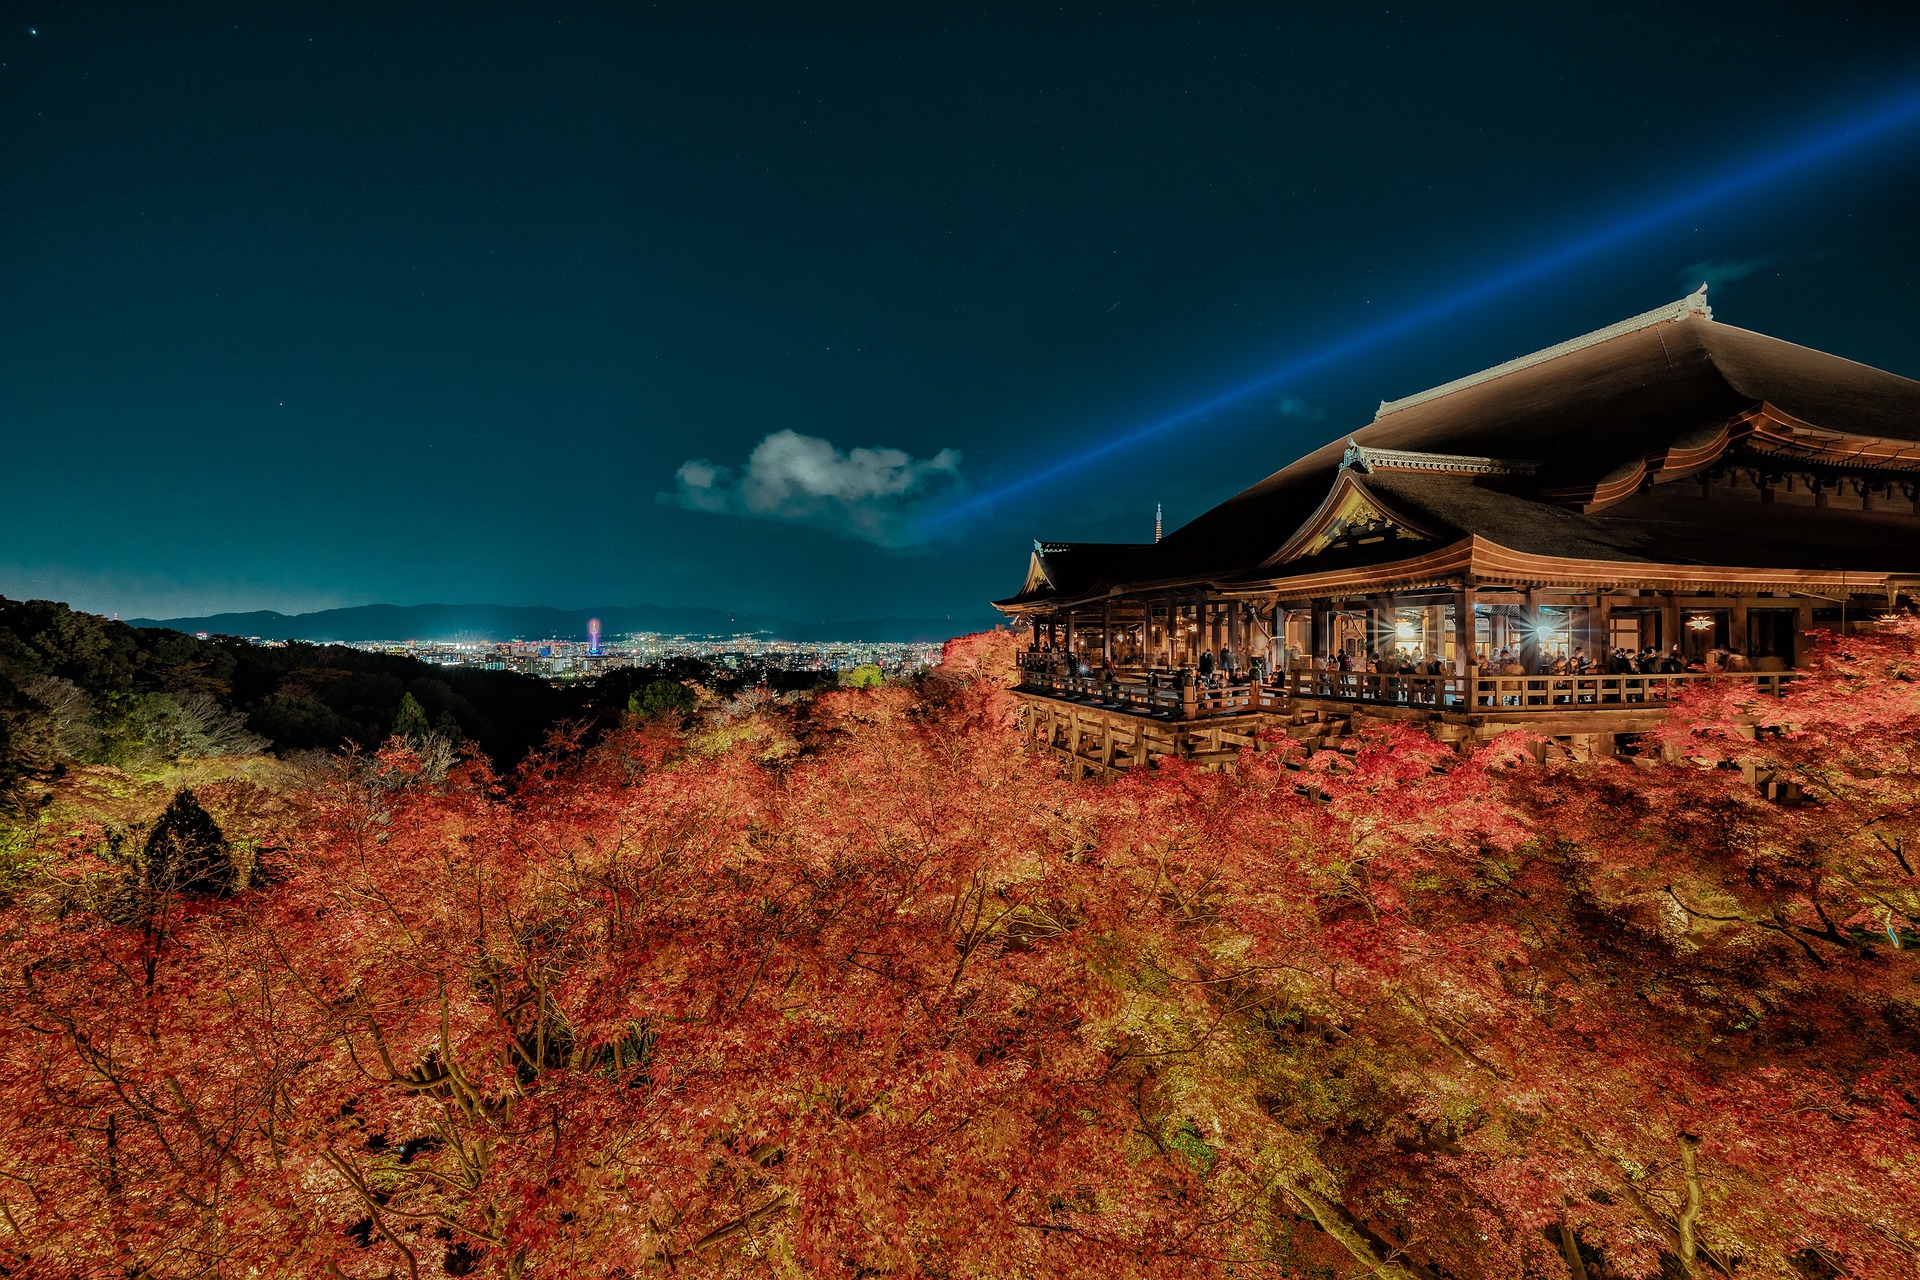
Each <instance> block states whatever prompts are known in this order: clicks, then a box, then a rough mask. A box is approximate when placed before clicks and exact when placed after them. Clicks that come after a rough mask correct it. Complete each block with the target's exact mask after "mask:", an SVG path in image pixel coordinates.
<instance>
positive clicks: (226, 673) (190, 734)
mask: <svg viewBox="0 0 1920 1280" xmlns="http://www.w3.org/2000/svg"><path fill="white" fill-rule="evenodd" d="M733 679H734V680H735V682H736V683H737V682H738V680H739V679H740V678H739V677H734V678H733ZM691 680H705V681H708V682H709V683H712V684H713V685H714V686H715V687H716V688H724V685H725V681H724V680H723V679H722V678H721V677H720V676H719V675H718V674H717V673H715V672H712V671H710V670H709V669H708V668H707V667H706V666H705V665H704V664H701V663H698V662H692V661H685V660H679V661H676V662H674V663H672V664H670V665H669V666H667V667H662V668H659V669H643V668H629V669H624V670H619V671H614V672H611V673H609V674H607V675H605V676H603V677H601V678H600V679H598V680H597V681H595V682H593V683H592V684H591V685H569V686H564V687H555V686H554V685H552V684H550V683H549V682H547V681H544V680H538V679H535V678H533V677H530V676H524V675H519V674H516V673H513V672H506V671H483V670H476V669H461V668H446V667H437V666H432V665H429V664H427V663H424V662H420V661H417V660H415V659H412V658H407V657H403V656H399V655H394V654H382V653H366V652H362V651H360V650H357V649H350V648H347V647H345V646H341V645H313V644H304V643H298V642H296V643H291V644H287V645H284V646H273V647H266V646H260V645H255V644H249V643H248V642H246V641H244V640H239V639H235V638H232V637H215V638H212V639H207V640H200V639H196V638H195V637H193V636H191V635H187V634H184V633H182V632H178V631H168V630H163V629H155V628H140V627H133V626H129V625H127V624H124V623H120V622H114V621H111V620H109V619H106V618H102V617H99V616H97V615H95V614H89V613H81V612H78V611H76V610H73V609H69V608H68V607H67V606H66V605H63V604H58V603H54V602H51V601H46V600H32V601H15V600H7V599H4V598H0V812H5V811H6V810H7V809H8V808H13V809H16V810H17V809H18V807H19V804H20V799H21V797H20V795H19V794H18V793H19V790H20V787H21V786H22V785H23V784H26V783H31V782H34V781H40V782H45V781H48V780H50V779H53V778H55V777H57V776H58V775H59V773H60V772H61V771H62V770H63V769H64V768H65V767H67V766H70V765H75V764H93V765H108V766H114V767H117V768H122V769H126V770H131V771H136V772H137V771H140V770H142V769H145V768H151V767H153V766H156V765H161V764H165V763H167V762H172V761H177V760H180V759H183V758H184V759H207V758H213V757H221V756H233V755H247V754H250V753H255V752H262V751H270V752H273V753H274V754H276V755H279V756H286V755H289V754H293V753H299V752H314V751H318V752H330V751H335V750H338V749H340V748H342V747H345V746H358V747H361V748H367V749H371V748H373V747H377V746H378V745H379V744H380V743H381V742H383V741H385V739H386V738H387V736H388V735H389V734H390V733H392V732H393V731H394V729H395V727H396V725H397V724H399V722H400V721H401V719H402V715H403V706H404V708H405V718H406V720H407V726H406V727H413V728H416V729H417V732H416V733H415V735H414V736H416V737H419V736H423V735H425V734H429V733H430V734H434V735H436V736H437V737H438V738H439V739H440V740H442V741H444V742H446V743H447V744H450V745H457V744H460V743H462V742H469V743H471V744H473V746H475V747H476V748H478V750H479V751H480V752H481V753H483V754H484V755H486V756H487V758H488V759H489V760H490V761H492V762H493V763H494V764H495V765H496V766H498V767H500V768H511V767H513V766H514V765H516V764H518V763H519V762H520V760H521V759H522V758H523V757H524V756H525V755H526V754H527V753H528V752H529V751H531V750H533V749H534V748H535V747H537V746H539V745H540V744H541V743H543V742H545V741H546V739H547V737H548V735H549V734H550V733H552V732H553V731H554V730H555V729H556V728H558V727H560V726H563V725H580V726H584V727H585V728H586V729H587V730H588V731H589V732H599V731H603V730H605V729H608V728H611V727H613V726H614V725H617V724H618V723H619V720H620V717H621V715H622V714H624V713H625V712H626V711H627V710H628V709H629V704H631V703H633V702H634V701H635V699H636V695H638V696H639V697H640V699H641V700H644V698H645V696H646V690H647V689H648V687H649V686H651V685H654V684H657V683H660V682H662V681H665V682H668V683H675V684H677V683H679V682H681V681H691ZM790 683H791V681H790ZM654 696H655V697H656V698H658V697H659V696H660V695H659V694H657V693H656V694H655V695H654Z"/></svg>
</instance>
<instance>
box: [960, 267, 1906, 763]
mask: <svg viewBox="0 0 1920 1280" xmlns="http://www.w3.org/2000/svg"><path fill="white" fill-rule="evenodd" d="M1916 590H1920V382H1915V381H1913V380H1911V379H1908V378H1903V377H1899V376H1897V375H1895V374H1891V373H1886V372H1883V371H1881V370H1878V369H1874V368H1870V367H1868V366H1866V365H1861V364H1857V363H1854V362H1853V361H1850V360H1845V359H1842V358H1840V357H1838V356H1832V355H1826V354H1824V353H1822V352H1818V351H1813V350H1809V349H1807V348H1805V347H1799V346H1795V345H1793V344H1791V343H1787V342H1783V341H1781V340H1779V339H1776V338H1770V337H1767V336H1765V335H1763V334H1758V333H1753V332H1749V331H1747V330H1744V329H1738V328H1734V327H1732V326H1729V325H1725V324H1721V323H1719V322H1716V321H1715V320H1714V319H1713V313H1712V311H1711V309H1710V308H1709V307H1708V306H1707V301H1706V290H1705V287H1704V286H1703V287H1702V288H1701V289H1700V291H1698V292H1697V293H1694V294H1692V295H1690V296H1689V297H1686V298H1683V299H1681V300H1680V301H1678V302H1676V303H1673V304H1671V305H1669V306H1666V307H1662V308H1660V309H1658V310H1655V311H1650V312H1648V313H1646V314H1645V315H1640V316H1635V317H1633V318H1632V319H1629V320H1624V321H1622V322H1620V323H1618V324H1615V325H1611V326H1609V327H1607V328H1605V329H1601V330H1598V331H1597V332H1594V333H1590V334H1587V335H1585V336H1583V337H1580V338H1575V339H1573V340H1572V341H1569V342H1564V343H1561V344H1560V345H1558V346H1555V347H1550V348H1548V349H1546V350H1544V351H1539V352H1536V353H1534V354H1532V355H1529V356H1524V357H1522V358H1520V359H1518V360H1512V361H1509V362H1507V363H1506V364H1502V365H1499V366H1496V367H1495V368H1492V369H1488V370H1485V371H1483V372H1481V373H1477V374H1474V375H1472V376H1470V377H1466V378H1461V379H1459V380H1457V381H1454V382H1449V383H1447V384H1445V385H1443V386H1439V387H1435V388H1433V389H1431V390H1428V391H1423V392H1421V393H1419V394H1418V395H1413V396H1408V397H1406V398H1405V399H1401V400H1395V401H1389V402H1385V403H1383V404H1381V406H1380V409H1379V412H1378V413H1376V414H1375V415H1374V419H1373V421H1372V422H1371V423H1369V424H1368V425H1367V426H1365V427H1363V428H1361V429H1360V430H1358V431H1355V432H1353V433H1351V434H1350V435H1348V436H1343V437H1342V438H1340V439H1338V440H1335V441H1332V442H1330V443H1328V444H1326V445H1324V446H1323V447H1321V448H1319V449H1317V450H1315V451H1314V452H1312V453H1309V454H1307V455H1306V456H1305V457H1303V458H1301V459H1299V460H1298V461H1296V462H1294V463H1292V464H1291V465H1289V466H1287V467H1285V468H1283V469H1282V470H1280V471H1278V472H1276V473H1274V474H1273V475H1271V476H1268V477H1267V478H1266V479H1265V480H1262V481H1261V482H1260V483H1258V484H1256V485H1254V486H1253V487H1252V488H1250V489H1247V490H1246V491H1244V492H1242V493H1240V494H1239V495H1237V496H1235V497H1233V498H1231V499H1229V500H1227V501H1226V502H1223V503H1221V504H1220V505H1219V506H1217V507H1215V508H1214V509H1213V510H1211V511H1208V512H1206V513H1205V514H1204V515H1202V516H1200V517H1199V518H1198V519H1196V520H1194V521H1192V522H1191V523H1189V524H1187V525H1185V526H1184V527H1182V528H1179V529H1176V530H1174V531H1173V532H1172V533H1169V534H1168V535H1167V536H1166V537H1165V538H1164V539H1161V540H1158V541H1155V542H1152V543H1140V544H1118V543H1097V544H1096V543H1058V542H1041V543H1036V544H1035V545H1034V550H1033V555H1032V559H1031V561H1030V562H1029V564H1028V568H1027V575H1026V580H1025V582H1024V583H1023V584H1022V586H1021V588H1020V591H1019V592H1018V593H1017V594H1015V595H1013V596H1010V597H1008V598H1007V599H1004V600H998V601H995V602H994V603H995V606H996V607H997V608H999V609H1000V610H1001V611H1002V612H1003V613H1005V614H1006V615H1008V616H1009V618H1011V619H1013V620H1014V621H1015V622H1016V624H1017V625H1019V626H1021V627H1022V628H1024V629H1025V631H1026V633H1027V635H1028V638H1029V646H1028V649H1027V653H1026V657H1025V660H1024V664H1023V679H1022V683H1021V684H1020V686H1019V688H1018V690H1017V693H1018V695H1019V697H1020V701H1021V703H1022V707H1023V715H1024V716H1025V719H1026V724H1027V727H1028V729H1029V731H1030V732H1031V733H1032V734H1033V735H1034V737H1035V738H1036V740H1038V741H1040V742H1042V743H1043V744H1045V745H1046V746H1048V747H1050V748H1051V749H1053V750H1054V751H1056V752H1058V753H1059V754H1060V755H1061V757H1062V758H1063V759H1064V760H1066V761H1068V762H1070V763H1071V765H1072V766H1073V767H1074V769H1075V771H1076V772H1079V773H1096V774H1110V773H1113V772H1116V771H1119V770H1124V769H1127V768H1137V767H1142V766H1145V765H1147V764H1150V763H1151V762H1152V761H1154V760H1155V759H1157V758H1158V757H1161V756H1166V755H1178V756H1183V757H1188V758H1193V759H1197V760H1200V761H1202V762H1206V761H1224V760H1227V759H1229V758H1231V756H1232V755H1233V753H1234V752H1235V751H1236V750H1237V749H1238V748H1240V747H1243V746H1245V745H1247V744H1248V743H1249V742H1251V741H1252V739H1253V735H1254V734H1255V733H1257V732H1259V731H1260V730H1262V729H1271V728H1275V727H1284V728H1285V729H1286V731H1287V732H1289V733H1291V734H1293V735H1294V736H1296V737H1302V738H1316V739H1322V740H1325V739H1328V738H1333V737H1337V736H1338V735H1340V734H1341V733H1343V732H1347V731H1350V730H1351V728H1352V727H1354V726H1355V725H1356V724H1357V723H1360V722H1363V721H1365V720H1366V719H1367V718H1368V717H1375V718H1400V719H1410V720H1415V721H1419V722H1421V723H1424V724H1427V725H1429V726H1430V727H1431V728H1432V730H1433V731H1434V732H1435V733H1437V734H1439V735H1441V736H1442V737H1444V738H1449V739H1454V740H1460V741H1472V740H1477V739H1481V738H1485V737H1488V736H1491V735H1493V734H1495V733H1499V732H1503V731H1505V730H1508V729H1512V728H1516V727H1522V728H1527V729H1530V730H1532V731H1533V732H1534V733H1536V734H1538V735H1539V736H1540V738H1541V740H1542V741H1543V742H1546V743H1550V744H1555V745H1556V746H1557V747H1558V748H1559V749H1561V750H1565V751H1567V752H1570V753H1572V754H1575V755H1585V754H1591V753H1597V754H1611V753H1613V752H1614V751H1616V750H1618V749H1621V748H1623V747H1625V746H1627V745H1628V744H1630V743H1631V742H1632V741H1633V738H1632V735H1634V734H1637V733H1638V732H1640V731H1642V730H1644V729H1646V728H1648V727H1650V726H1651V724H1652V723H1653V722H1654V721H1655V720H1656V719H1657V718H1658V716H1659V714H1660V712H1661V710H1662V707H1663V704H1665V703H1666V702H1667V701H1669V700H1670V699H1671V698H1673V697H1674V696H1675V695H1676V694H1678V693H1679V692H1680V691H1681V690H1683V689H1685V688H1687V687H1689V686H1691V685H1694V684H1698V683H1699V682H1702V681H1714V680H1720V681H1727V680H1737V681H1745V682H1749V683H1751V684H1753V685H1755V686H1757V687H1758V688H1760V689H1762V690H1773V689H1777V688H1778V687H1779V685H1780V682H1781V681H1783V680H1786V679H1790V678H1791V674H1792V671H1793V668H1794V666H1795V663H1796V662H1797V661H1798V660H1799V659H1800V658H1801V656H1802V654H1803V652H1804V646H1805V643H1806V637H1807V635H1808V633H1809V632H1813V631H1818V630H1822V629H1826V630H1835V629H1851V628H1855V627H1860V626H1872V625H1875V623H1876V622H1877V620H1878V619H1879V618H1881V617H1883V616H1885V615H1886V614H1888V613H1889V612H1893V611H1898V610H1904V609H1910V608H1911V607H1912V605H1913V599H1914V596H1915V593H1916Z"/></svg>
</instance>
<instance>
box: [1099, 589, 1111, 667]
mask: <svg viewBox="0 0 1920 1280" xmlns="http://www.w3.org/2000/svg"><path fill="white" fill-rule="evenodd" d="M1100 659H1101V661H1102V663H1103V664H1105V665H1106V666H1112V665H1113V598H1112V597H1111V596H1109V597H1108V598H1107V599H1105V600H1102V601H1101V602H1100Z"/></svg>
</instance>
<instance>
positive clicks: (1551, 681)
mask: <svg viewBox="0 0 1920 1280" xmlns="http://www.w3.org/2000/svg"><path fill="white" fill-rule="evenodd" d="M1792 675H1793V673H1792V672H1790V671H1741V672H1713V673H1707V672H1693V671H1689V672H1673V673H1670V674H1651V675H1601V674H1597V673H1596V674H1592V675H1583V676H1456V675H1438V676H1428V675H1402V674H1399V673H1396V672H1370V671H1295V672H1293V673H1291V674H1290V675H1289V676H1288V677H1287V681H1286V686H1287V692H1288V694H1289V695H1290V696H1292V697H1296V698H1331V699H1334V700H1337V701H1343V702H1371V703H1386V704H1389V705H1394V706H1402V707H1436V708H1447V709H1451V710H1457V711H1467V710H1476V711H1477V710H1494V709H1499V710H1507V711H1554V710H1564V709H1566V708H1570V707H1571V708H1580V707H1628V706H1639V705H1653V706H1659V705H1663V704H1666V703H1670V702H1672V701H1673V700H1674V699H1675V698H1677V697H1678V696H1679V695H1680V694H1681V693H1683V692H1685V691H1686V690H1688V689H1692V688H1698V687H1699V686H1700V685H1702V684H1707V683H1711V682H1725V681H1730V680H1737V681H1741V682H1743V683H1745V684H1747V685H1749V686H1751V687H1753V688H1755V689H1757V690H1759V691H1760V692H1763V693H1774V694H1777V693H1779V692H1780V690H1781V687H1782V686H1783V685H1785V683H1786V682H1787V681H1788V680H1789V679H1791V678H1792Z"/></svg>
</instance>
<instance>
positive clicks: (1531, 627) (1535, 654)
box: [1519, 587, 1546, 675]
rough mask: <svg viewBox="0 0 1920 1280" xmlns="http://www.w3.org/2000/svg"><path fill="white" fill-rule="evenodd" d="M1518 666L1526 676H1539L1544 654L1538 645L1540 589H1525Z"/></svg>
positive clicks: (1521, 614) (1521, 610)
mask: <svg viewBox="0 0 1920 1280" xmlns="http://www.w3.org/2000/svg"><path fill="white" fill-rule="evenodd" d="M1519 648H1520V665H1521V666H1523V667H1525V668H1526V669H1527V674H1528V675H1539V674H1540V670H1541V668H1542V667H1544V666H1545V665H1546V663H1545V662H1544V661H1543V658H1544V656H1545V655H1544V652H1543V650H1542V648H1541V645H1540V588H1539V587H1528V588H1527V602H1526V604H1524V605H1523V606H1521V609H1520V646H1519Z"/></svg>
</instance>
